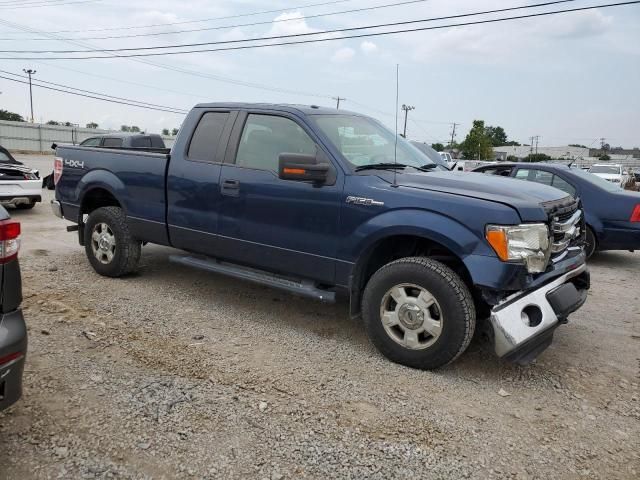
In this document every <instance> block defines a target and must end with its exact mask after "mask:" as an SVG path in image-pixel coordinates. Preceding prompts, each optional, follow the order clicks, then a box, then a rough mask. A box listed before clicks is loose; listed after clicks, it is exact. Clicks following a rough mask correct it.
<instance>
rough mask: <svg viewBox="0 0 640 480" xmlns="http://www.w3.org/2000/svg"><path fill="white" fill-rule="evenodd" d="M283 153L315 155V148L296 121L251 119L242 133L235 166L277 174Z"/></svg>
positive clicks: (274, 118) (264, 118)
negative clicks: (279, 158)
mask: <svg viewBox="0 0 640 480" xmlns="http://www.w3.org/2000/svg"><path fill="white" fill-rule="evenodd" d="M281 153H304V154H309V155H313V154H315V153H316V144H315V142H314V141H313V140H311V138H310V137H309V135H307V133H306V132H305V131H304V130H303V129H302V128H301V127H300V126H299V125H298V124H297V123H295V122H294V121H293V120H289V119H288V118H284V117H276V116H272V115H256V114H252V115H249V117H248V118H247V123H246V124H245V126H244V131H243V132H242V138H241V139H240V145H238V154H237V155H236V165H238V166H240V167H248V168H256V169H259V170H271V171H273V172H277V171H278V157H279V156H280V154H281Z"/></svg>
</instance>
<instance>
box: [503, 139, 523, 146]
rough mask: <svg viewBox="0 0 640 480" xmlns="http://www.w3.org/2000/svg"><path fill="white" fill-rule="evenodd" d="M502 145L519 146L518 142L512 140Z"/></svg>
mask: <svg viewBox="0 0 640 480" xmlns="http://www.w3.org/2000/svg"><path fill="white" fill-rule="evenodd" d="M501 146H502V147H519V146H520V143H519V142H516V141H514V140H510V141H508V142H505V143H504V144H502V145H501Z"/></svg>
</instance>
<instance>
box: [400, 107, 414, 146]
mask: <svg viewBox="0 0 640 480" xmlns="http://www.w3.org/2000/svg"><path fill="white" fill-rule="evenodd" d="M415 109H416V107H412V106H411V105H404V104H403V105H402V110H404V130H403V132H404V133H403V134H402V136H403V137H404V138H407V117H408V116H409V111H410V110H415Z"/></svg>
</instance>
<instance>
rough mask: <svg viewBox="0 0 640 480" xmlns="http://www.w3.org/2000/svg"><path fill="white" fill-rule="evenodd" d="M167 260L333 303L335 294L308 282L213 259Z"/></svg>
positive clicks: (184, 258)
mask: <svg viewBox="0 0 640 480" xmlns="http://www.w3.org/2000/svg"><path fill="white" fill-rule="evenodd" d="M169 260H170V261H172V262H175V263H180V264H182V265H187V266H189V267H196V268H200V269H202V270H208V271H210V272H216V273H222V274H223V275H228V276H230V277H234V278H239V279H241V280H248V281H250V282H253V283H259V284H261V285H267V286H269V287H273V288H279V289H281V290H286V291H287V292H291V293H295V294H297V295H302V296H304V297H310V298H314V299H316V300H320V301H322V302H326V303H335V301H336V294H335V292H331V291H329V290H322V289H321V288H318V287H317V286H315V284H314V283H313V282H311V281H308V280H292V279H290V278H285V277H281V276H278V275H275V274H273V273H269V272H264V271H262V270H256V269H254V268H249V267H242V266H240V265H235V264H233V263H226V262H221V261H219V260H215V259H213V258H203V257H192V256H187V255H171V256H170V257H169Z"/></svg>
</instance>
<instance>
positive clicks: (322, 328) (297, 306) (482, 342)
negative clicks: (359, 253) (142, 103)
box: [127, 247, 536, 383]
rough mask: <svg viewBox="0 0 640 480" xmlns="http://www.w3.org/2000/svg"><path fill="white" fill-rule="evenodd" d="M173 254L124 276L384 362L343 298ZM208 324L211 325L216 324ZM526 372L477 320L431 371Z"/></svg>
mask: <svg viewBox="0 0 640 480" xmlns="http://www.w3.org/2000/svg"><path fill="white" fill-rule="evenodd" d="M171 253H173V251H169V252H167V250H166V249H159V248H153V247H152V248H149V249H146V250H145V253H144V254H143V260H142V265H141V270H140V272H139V273H137V274H135V275H131V276H128V277H127V278H128V279H130V280H133V281H134V282H138V281H141V280H142V279H144V282H145V283H146V282H153V283H154V284H155V285H156V286H157V288H158V289H160V290H162V291H165V290H173V291H174V294H175V298H177V299H179V298H186V297H188V298H192V299H193V298H200V299H202V300H201V301H202V302H203V304H204V305H200V306H199V308H211V306H210V305H209V301H208V300H207V298H212V297H214V298H215V300H216V302H219V303H222V304H224V305H225V307H226V308H229V307H231V308H232V310H233V311H234V312H235V314H239V315H244V316H246V317H248V318H250V320H249V321H251V322H258V323H261V324H262V326H263V327H268V322H274V321H275V322H276V324H275V325H274V327H276V328H274V330H276V331H274V333H273V335H275V336H277V335H280V332H281V331H282V329H283V328H284V329H285V330H286V329H292V330H296V331H297V332H301V333H302V334H303V335H309V334H311V335H315V336H317V337H318V341H320V342H321V341H323V340H325V339H330V340H333V341H338V342H348V343H350V344H351V345H352V347H354V348H355V349H356V350H357V351H358V354H359V355H362V356H363V357H369V358H363V359H362V360H363V362H367V361H370V360H371V358H370V357H377V358H379V359H382V358H383V357H382V356H381V354H380V353H378V352H377V350H376V349H375V348H374V347H373V345H372V344H371V343H370V342H369V339H368V338H367V336H366V333H365V331H364V328H363V326H362V320H361V319H360V318H356V319H352V318H350V317H349V302H348V299H346V298H339V299H338V301H337V302H336V303H335V304H323V303H320V302H316V301H313V300H311V299H307V298H303V297H298V296H295V295H292V294H290V293H287V292H282V291H280V290H277V289H272V288H269V287H266V286H261V285H256V284H252V283H250V282H244V281H241V280H236V279H232V278H229V277H225V276H223V275H218V274H215V273H210V272H204V271H200V270H197V269H191V268H188V267H184V266H181V265H177V264H173V263H171V262H170V261H169V259H168V255H169V254H171ZM273 311H277V313H278V314H277V316H276V317H275V318H274V317H273V316H272V315H264V312H273ZM211 326H212V327H215V325H214V324H212V325H211ZM527 368H532V369H534V370H535V368H536V367H535V364H534V365H532V366H529V367H527V366H525V367H522V366H518V365H513V364H510V363H508V362H505V361H503V360H500V359H499V358H497V357H496V356H495V355H494V353H493V345H492V344H491V343H490V342H489V339H488V338H487V337H486V335H484V334H483V333H482V328H481V322H479V324H478V328H477V331H476V335H474V338H473V340H472V342H471V344H470V345H469V347H468V349H467V351H466V352H465V353H464V354H463V355H462V356H461V357H460V358H458V359H457V360H456V361H455V362H454V363H453V364H451V365H448V366H445V367H443V368H440V369H438V370H435V371H434V372H435V373H437V374H442V375H446V376H451V375H453V376H455V377H458V378H460V379H462V380H469V381H473V382H474V383H475V382H477V379H478V378H481V377H486V379H487V380H489V379H492V378H493V379H496V380H497V379H499V378H500V377H501V375H503V374H504V372H505V371H507V372H511V371H520V370H522V369H527Z"/></svg>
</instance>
